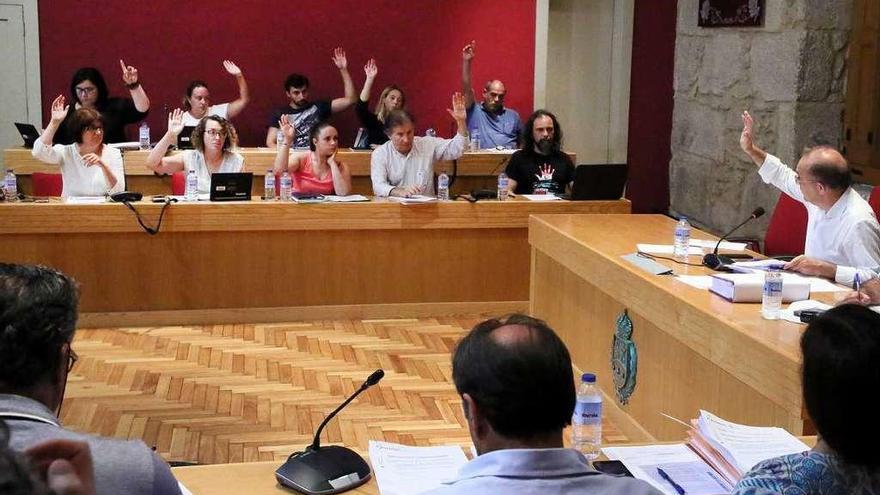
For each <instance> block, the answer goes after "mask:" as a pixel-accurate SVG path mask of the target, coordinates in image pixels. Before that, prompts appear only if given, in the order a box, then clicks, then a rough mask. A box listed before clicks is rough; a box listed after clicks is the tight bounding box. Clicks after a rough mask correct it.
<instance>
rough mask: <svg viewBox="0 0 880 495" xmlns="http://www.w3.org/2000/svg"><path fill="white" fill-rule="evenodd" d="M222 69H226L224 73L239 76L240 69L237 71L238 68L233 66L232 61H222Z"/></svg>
mask: <svg viewBox="0 0 880 495" xmlns="http://www.w3.org/2000/svg"><path fill="white" fill-rule="evenodd" d="M223 68H224V69H226V72H228V73H230V74H232V75H233V76H235V77H238V76H240V75H241V69H239V68H238V66H237V65H235V62H233V61H232V60H224V61H223Z"/></svg>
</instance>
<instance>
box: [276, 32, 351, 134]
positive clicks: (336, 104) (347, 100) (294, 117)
mask: <svg viewBox="0 0 880 495" xmlns="http://www.w3.org/2000/svg"><path fill="white" fill-rule="evenodd" d="M333 63H334V64H335V65H336V68H337V69H339V74H340V75H341V76H342V84H343V85H344V87H345V96H343V97H341V98H335V99H333V100H332V101H326V100H320V101H309V78H308V77H306V76H303V75H302V74H291V75H289V76H287V79H286V80H285V81H284V94H285V95H287V99H288V104H287V105H284V106H283V107H281V108H279V109H277V110H275V112H273V113H272V116H271V117H270V118H269V122H268V125H267V126H266V128H267V129H268V132H267V133H266V146H268V147H270V148H274V147H275V146H276V144H277V137H278V129H280V124H279V121H280V120H281V116H282V115H285V114H286V115H287V118H288V119H290V122H291V123H293V125H294V128H295V129H296V136H294V138H293V143H292V144H291V146H290V147H291V148H308V147H309V133H310V132H311V131H312V127H314V126H315V125H316V124H317V123H318V122H322V121H324V120H327V119H328V118H329V117H330V115H332V114H334V113H339V112H341V111H343V110H345V109H346V108H348V107H350V106H352V105H353V104H354V102H355V101H357V99H358V96H357V94H356V93H355V89H354V82H353V81H352V80H351V74H349V73H348V59H346V57H345V50H343V49H342V48H336V50H334V51H333Z"/></svg>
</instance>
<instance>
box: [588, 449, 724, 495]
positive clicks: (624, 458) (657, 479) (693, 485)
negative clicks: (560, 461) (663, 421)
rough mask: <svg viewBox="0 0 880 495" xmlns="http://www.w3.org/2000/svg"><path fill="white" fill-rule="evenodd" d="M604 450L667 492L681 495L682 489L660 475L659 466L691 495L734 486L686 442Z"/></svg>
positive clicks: (708, 494)
mask: <svg viewBox="0 0 880 495" xmlns="http://www.w3.org/2000/svg"><path fill="white" fill-rule="evenodd" d="M602 452H603V453H605V456H606V457H608V458H609V459H612V460H619V461H620V462H622V463H623V465H624V466H626V468H627V469H629V472H630V473H632V475H633V476H634V477H636V478H637V479H640V480H644V481H647V482H648V483H650V484H651V485H653V486H654V488H657V489H658V490H660V491H662V492H663V493H665V494H667V495H678V492H676V490H675V489H674V488H673V487H672V485H671V484H669V482H668V481H666V480H664V479H663V478H662V477H661V476H660V473H659V472H658V471H657V468H658V467H659V468H661V469H663V470H664V471H665V472H666V474H668V475H669V477H670V478H672V479H673V480H674V481H675V482H676V483H678V484H679V485H680V486H681V487H682V488H684V491H685V493H687V494H688V495H721V494H727V493H730V491H731V490H732V489H733V487H731V486H730V485H728V484H727V483H726V482H724V480H723V479H722V478H721V476H719V475H718V473H716V472H715V471H714V470H713V469H712V467H711V466H709V465H708V464H706V463H705V462H704V461H703V460H702V459H700V457H699V456H698V455H697V454H696V453H695V452H694V451H693V450H691V449H690V448H688V446H687V445H685V444H683V443H676V444H669V445H645V446H640V447H606V448H604V449H602Z"/></svg>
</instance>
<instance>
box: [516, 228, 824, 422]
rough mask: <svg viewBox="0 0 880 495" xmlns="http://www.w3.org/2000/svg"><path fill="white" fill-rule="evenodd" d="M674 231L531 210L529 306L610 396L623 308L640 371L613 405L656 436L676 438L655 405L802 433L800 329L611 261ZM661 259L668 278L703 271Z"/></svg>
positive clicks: (664, 240)
mask: <svg viewBox="0 0 880 495" xmlns="http://www.w3.org/2000/svg"><path fill="white" fill-rule="evenodd" d="M673 226H674V221H672V220H671V219H669V218H667V217H664V216H658V215H631V216H620V215H608V216H599V215H570V216H555V217H550V216H547V217H544V216H535V217H532V218H531V221H530V231H529V240H530V243H531V245H532V249H533V253H532V260H533V268H532V282H531V290H530V295H531V311H532V312H533V313H534V314H535V315H536V316H538V317H541V318H545V319H547V320H548V321H549V323H550V324H551V326H553V327H554V328H556V329H557V330H558V331H559V332H560V334H561V335H562V336H563V339H564V340H565V342H566V344H567V345H568V346H569V347H570V349H571V352H572V356H573V359H574V360H575V362H576V363H577V365H578V366H579V367H581V368H583V369H585V370H593V371H596V372H597V373H598V374H599V382H600V384H601V385H602V387H603V388H604V389H605V390H609V391H610V390H613V386H612V377H611V374H610V353H611V339H612V337H613V333H614V322H615V320H616V318H617V316H618V315H619V314H620V313H621V312H622V311H623V310H624V309H626V310H627V311H628V312H629V315H630V317H631V318H632V319H633V324H634V327H635V333H634V339H635V341H636V344H637V347H638V349H639V374H638V385H637V387H636V391H635V394H634V395H633V398H632V400H631V402H630V404H629V405H628V406H625V407H623V409H624V411H625V412H627V413H629V414H630V415H632V416H633V418H634V419H635V420H636V422H638V423H639V424H641V425H642V426H644V427H645V429H647V430H648V431H649V432H650V433H651V434H652V435H655V436H656V437H657V438H658V439H674V438H680V437H681V434H682V429H681V428H680V427H679V426H676V425H675V424H674V423H672V422H670V421H668V420H666V419H664V418H662V417H661V416H660V413H661V412H665V413H667V414H671V415H673V416H676V417H679V418H683V419H687V418H691V417H695V413H696V410H697V409H698V408H705V409H710V410H712V411H713V412H715V413H717V414H719V415H721V416H723V417H725V418H727V419H730V420H732V421H738V422H743V423H752V424H766V425H778V426H781V427H784V428H786V429H788V430H789V431H791V432H793V433H795V434H801V433H802V431H803V430H804V409H803V401H802V398H801V390H800V352H799V347H798V343H799V339H800V335H801V332H802V327H801V326H799V325H795V324H792V323H787V322H784V321H767V320H764V319H762V318H761V316H760V305H759V304H731V303H728V302H727V301H725V300H723V299H721V298H720V297H718V296H715V295H712V294H711V293H709V292H708V291H705V290H699V289H695V288H693V287H690V286H688V285H686V284H684V283H683V282H681V281H679V280H676V278H675V277H674V276H652V275H650V274H648V273H646V272H643V271H641V270H639V269H638V268H636V267H634V266H632V265H631V264H629V263H628V262H626V261H624V260H623V259H621V258H620V256H622V255H624V254H629V253H632V252H634V251H635V244H636V243H637V242H645V243H655V244H668V243H669V241H670V240H671V237H672V234H671V233H672V230H673ZM695 237H702V238H710V236H708V235H706V234H703V233H696V235H695ZM692 261H694V262H698V258H696V257H693V258H692ZM668 264H669V265H670V266H671V267H672V268H673V269H674V270H675V273H676V274H690V275H694V274H697V275H700V274H705V273H707V269H705V268H703V267H699V266H684V265H672V264H671V263H668ZM825 297H826V298H829V297H831V296H828V295H826V296H825Z"/></svg>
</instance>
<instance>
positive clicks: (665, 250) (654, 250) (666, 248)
mask: <svg viewBox="0 0 880 495" xmlns="http://www.w3.org/2000/svg"><path fill="white" fill-rule="evenodd" d="M636 249H638V250H639V251H641V252H643V253H648V254H661V255H665V254H668V255H672V254H673V252H674V251H675V246H673V245H672V244H636ZM704 252H705V251H704V250H703V248H701V247H699V246H694V245H691V246H688V255H700V256H702V255H703V253H704Z"/></svg>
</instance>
